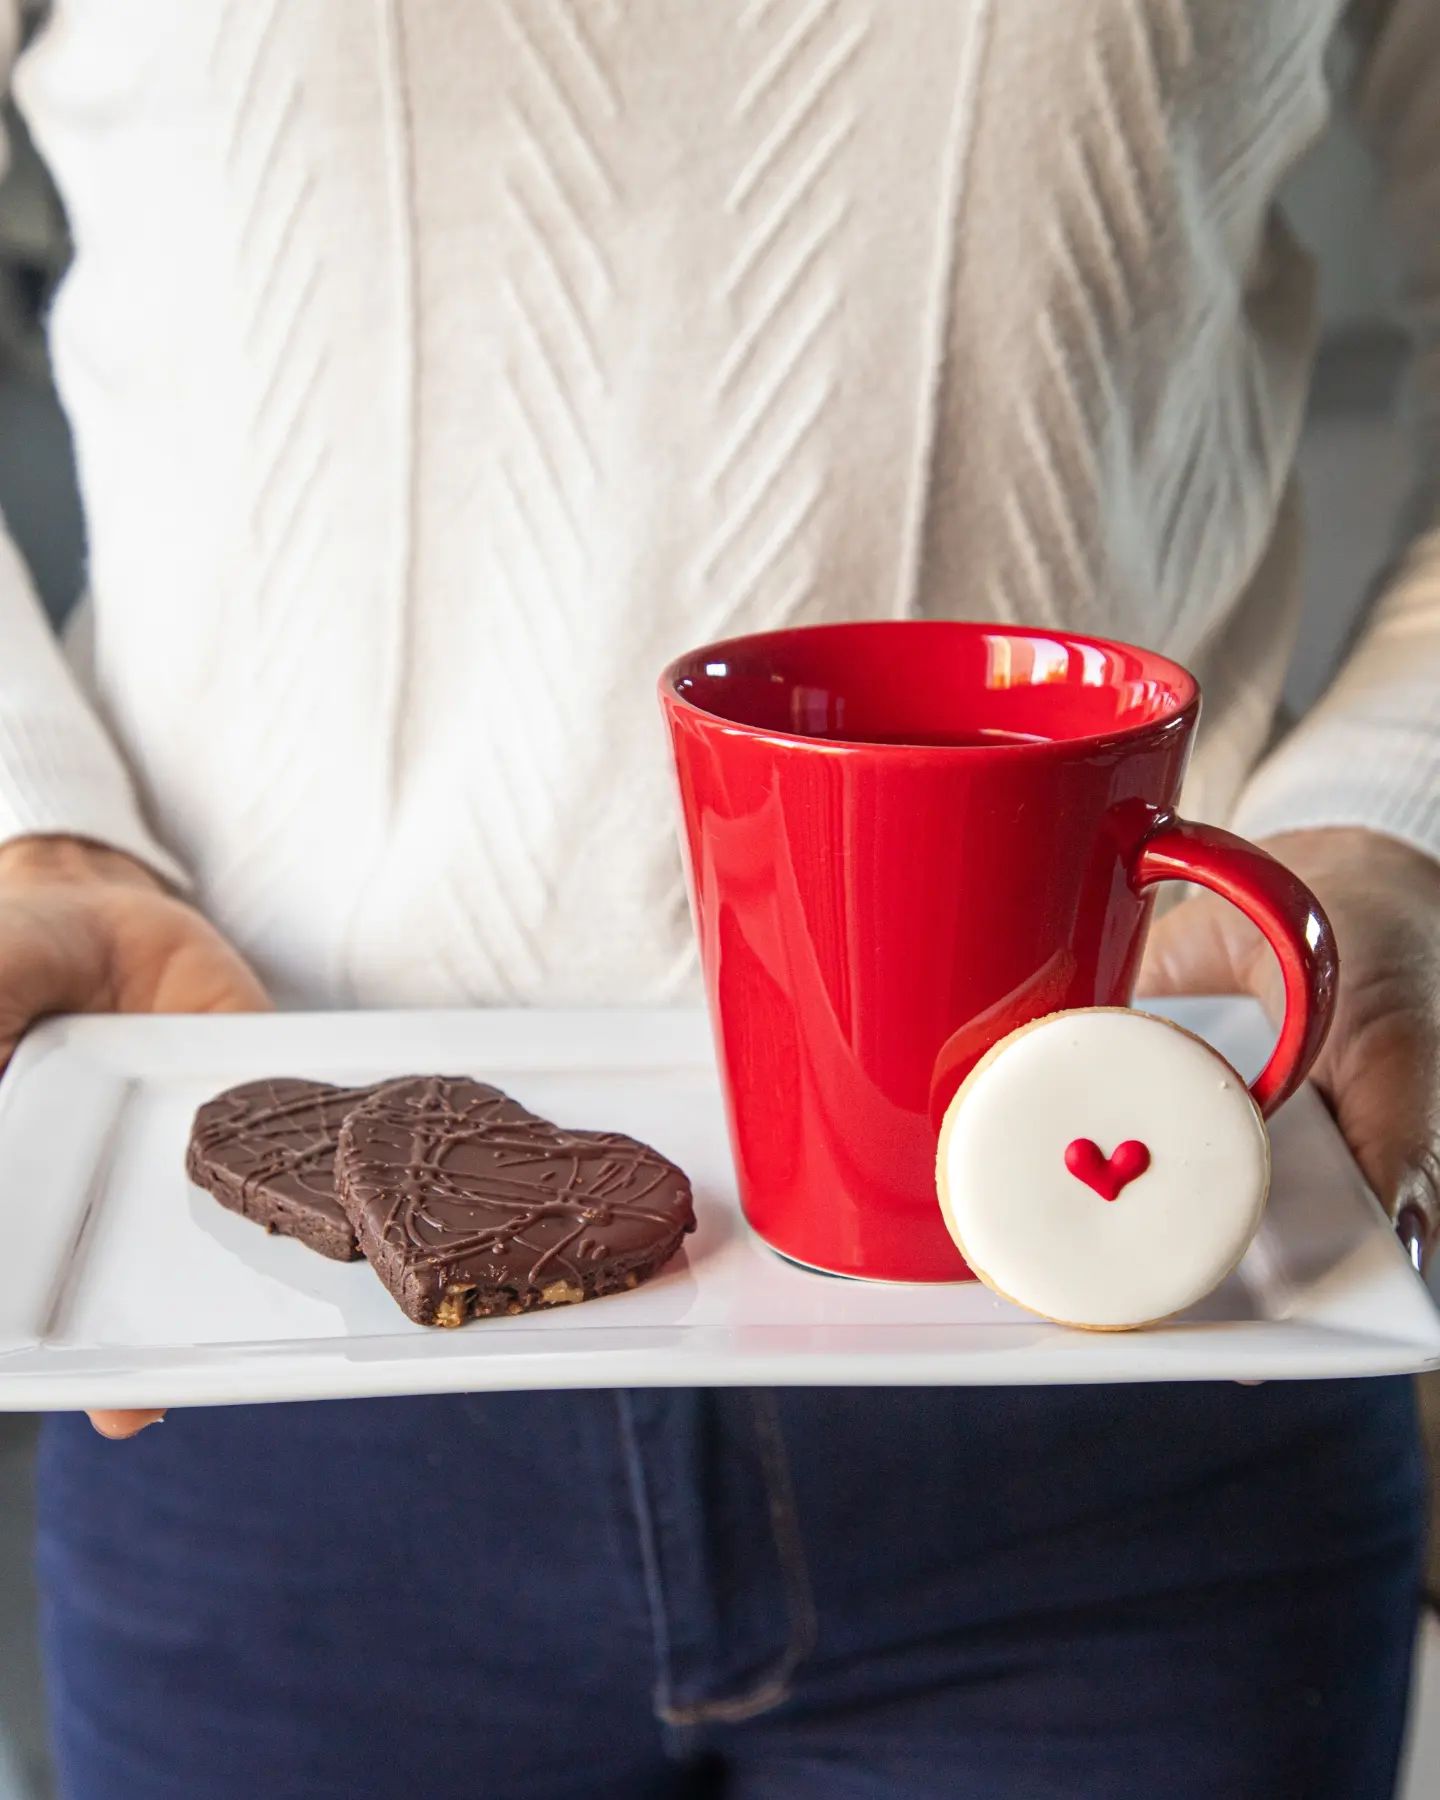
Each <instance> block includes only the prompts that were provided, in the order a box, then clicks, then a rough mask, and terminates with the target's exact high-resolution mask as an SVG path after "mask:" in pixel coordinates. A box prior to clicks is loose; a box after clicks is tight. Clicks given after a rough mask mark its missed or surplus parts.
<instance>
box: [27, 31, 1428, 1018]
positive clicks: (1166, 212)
mask: <svg viewBox="0 0 1440 1800" xmlns="http://www.w3.org/2000/svg"><path fill="white" fill-rule="evenodd" d="M15 10H16V9H15V0H0V66H4V65H8V64H10V63H12V62H13V63H14V67H13V87H14V92H15V95H16V98H17V101H18V103H19V105H20V107H21V108H22V110H23V111H24V113H25V115H26V116H27V119H28V120H29V122H30V125H31V128H32V130H33V132H34V134H35V137H36V140H37V142H38V144H39V146H40V148H41V151H42V153H43V154H44V155H45V156H46V158H47V160H48V161H49V163H50V166H51V168H52V170H53V172H54V174H55V176H56V179H57V181H58V183H59V185H60V188H61V191H62V193H63V196H64V198H65V201H66V204H67V207H68V210H69V214H70V219H71V224H72V227H73V231H74V236H75V241H76V257H75V261H74V265H73V268H72V270H71V272H70V273H69V275H68V277H67V279H66V281H65V283H64V286H63V289H62V291H61V294H60V296H59V299H58V302H57V304H56V307H55V310H54V315H53V318H52V321H51V336H52V344H53V349H54V356H55V364H56V370H57V376H58V380H59V383H60V386H61V390H62V394H63V397H64V399H65V402H66V405H67V408H68V410H69V413H70V417H71V420H72V423H73V425H74V428H75V433H76V440H77V446H78V454H79V462H80V474H81V482H82V488H83V493H84V498H85V502H86V509H87V516H88V521H89V530H90V576H91V579H90V587H91V593H92V601H91V603H90V604H91V607H92V609H93V610H92V613H91V615H90V617H89V618H88V619H87V620H86V621H85V623H86V626H87V631H86V636H87V637H88V638H89V640H90V649H89V652H88V654H87V655H85V656H84V657H79V656H77V655H73V654H72V655H71V656H70V657H69V658H68V660H67V659H65V658H62V654H61V652H60V651H59V650H58V648H57V647H55V646H54V645H53V643H52V642H51V641H50V640H49V639H48V637H47V636H46V634H45V631H44V627H43V625H42V623H41V621H40V619H39V616H38V611H37V609H36V607H35V604H34V601H33V598H32V597H31V596H30V593H29V591H28V588H27V586H26V584H25V581H24V577H23V573H22V572H21V571H20V569H19V567H18V564H17V563H16V562H15V559H14V557H13V555H12V554H11V553H9V552H8V551H6V552H5V553H4V554H3V556H0V632H3V642H4V645H5V656H4V658H3V662H0V835H6V834H14V833H17V832H25V831H37V830H41V831H43V830H52V831H76V832H81V833H84V834H86V835H88V836H91V837H95V838H99V839H104V840H108V841H110V842H112V843H115V844H118V845H120V846H121V847H123V848H125V849H127V850H130V851H131V852H132V853H135V854H138V855H141V856H145V857H148V858H149V859H150V860H151V861H152V862H153V863H155V864H156V865H157V866H158V867H160V868H162V869H164V870H165V871H166V872H167V873H169V874H171V875H172V876H173V877H175V878H177V879H178V878H180V877H181V873H182V871H183V872H185V873H187V874H188V876H189V878H190V879H191V880H192V881H193V883H194V885H195V888H196V890H197V892H198V895H199V897H200V899H201V901H202V902H203V903H204V905H205V906H206V907H207V908H208V909H209V910H210V911H211V912H212V913H213V914H214V916H215V917H216V918H217V920H218V921H219V922H220V924H221V925H222V926H223V927H224V928H225V929H226V930H227V931H229V932H230V933H231V934H232V935H233V936H234V937H235V938H236V940H237V941H238V942H239V943H240V944H241V945H242V946H243V947H244V948H245V949H246V950H247V951H248V952H250V953H251V954H252V955H253V956H254V957H255V958H256V960H257V961H258V963H259V964H260V966H261V968H262V970H263V971H264V972H265V973H266V974H267V975H268V976H269V977H270V979H271V980H272V982H274V983H275V984H276V985H277V987H278V988H279V990H280V991H281V992H282V993H283V994H286V995H289V996H295V997H304V998H308V999H311V1000H319V1001H345V1000H364V1001H371V1002H380V1003H383V1002H391V1001H412V1002H427V1001H436V1002H446V1001H454V1002H503V1001H513V1000H526V1001H559V1000H573V999H597V1000H600V999H627V1000H633V999H655V1000H662V999H666V998H669V997H671V996H674V995H676V994H679V993H681V992H682V991H684V990H686V989H687V987H688V986H689V984H690V982H691V980H692V977H693V959H692V953H691V950H690V940H689V930H688V924H687V922H686V919H685V909H684V899H683V890H682V887H681V882H680V876H679V865H678V860H677V856H676V852H675V848H674V840H673V829H672V802H671V795H670V790H669V781H668V774H667V768H666V761H665V754H664V747H663V742H662V737H661V732H660V728H659V723H658V718H657V714H656V708H655V705H654V700H653V692H652V684H653V680H654V676H655V673H656V671H657V669H658V668H659V667H660V665H661V664H662V663H663V662H664V661H665V660H666V659H667V658H668V657H669V656H670V655H672V654H674V653H675V652H677V651H678V650H680V649H681V648H683V647H684V646H686V645H688V644H691V643H693V642H696V641H699V640H701V639H704V638H708V637H710V636H714V635H720V634H724V633H731V632H740V631H747V630H752V629H758V628H763V627H770V626H776V625H781V624H786V623H796V622H803V621H808V620H818V619H827V618H829V619H833V618H858V617H867V616H876V615H879V616H891V617H894V616H909V615H915V616H958V617H971V618H982V619H985V618H990V619H1020V620H1024V621H1028V622H1034V623H1042V624H1043V623H1047V622H1048V623H1053V624H1057V625H1069V626H1072V627H1076V628H1080V629H1084V630H1090V631H1096V632H1101V633H1106V634H1111V635H1118V636H1123V637H1129V638H1134V639H1138V640H1141V641H1143V642H1146V643H1149V644H1153V645H1156V646H1159V647H1162V648H1164V649H1165V650H1167V651H1169V652H1170V653H1171V654H1173V655H1175V656H1178V657H1180V658H1181V659H1182V660H1185V661H1187V662H1189V663H1190V664H1191V665H1192V666H1193V667H1194V668H1195V669H1196V671H1197V673H1198V674H1199V675H1200V677H1201V679H1202V681H1203V682H1204V684H1205V688H1206V695H1207V717H1206V723H1205V726H1204V729H1203V732H1202V740H1201V746H1200V751H1199V754H1198V757H1197V761H1196V765H1195V770H1194V774H1193V779H1192V783H1191V788H1190V791H1189V793H1188V796H1187V803H1188V805H1189V807H1190V809H1191V810H1192V811H1194V812H1197V813H1198V814H1200V815H1202V816H1209V817H1212V818H1221V817H1225V816H1228V815H1229V814H1231V813H1232V811H1233V809H1234V807H1235V805H1236V802H1237V798H1238V797H1239V796H1240V794H1241V790H1242V787H1243V786H1244V783H1245V782H1246V779H1247V777H1248V775H1249V773H1250V771H1251V769H1252V767H1253V765H1254V764H1255V762H1256V760H1257V758H1259V757H1260V755H1261V753H1262V751H1263V749H1264V747H1265V744H1266V741H1267V738H1268V737H1269V734H1270V732H1271V729H1272V720H1273V714H1274V709H1275V703H1276V697H1277V694H1278V692H1279V688H1280V683H1281V680H1282V676H1283V672H1284V668H1285V664H1286V661H1287V658H1288V656H1289V653H1290V649H1291V645H1292V642H1293V638H1294V633H1295V631H1296V630H1297V628H1298V624H1299V582H1298V577H1297V570H1298V560H1299V546H1300V538H1301V532H1300V526H1299V520H1298V514H1297V508H1296V505H1295V503H1294V498H1293V496H1292V494H1291V490H1290V481H1291V465H1292V459H1293V453H1294V448H1295V442H1296V438H1297V435H1298V431H1299V427H1300V420H1301V414H1302V410H1303V405H1304V395H1305V386H1306V375H1307V370H1308V365H1309V359H1310V355H1311V350H1312V337H1313V309H1312V298H1313V294H1312V290H1313V281H1312V275H1311V271H1310V268H1309V265H1308V263H1307V261H1306V259H1305V257H1304V255H1303V253H1302V252H1301V250H1300V249H1299V248H1298V247H1297V246H1296V245H1295V244H1293V243H1292V242H1291V241H1290V239H1289V238H1288V236H1287V234H1286V232H1285V229H1284V226H1283V224H1282V222H1281V221H1280V220H1279V218H1278V217H1277V215H1276V214H1275V212H1274V209H1273V204H1272V203H1273V196H1274V194H1275V191H1276V188H1277V186H1278V184H1279V183H1280V181H1281V180H1282V178H1283V176H1284V174H1285V173H1286V171H1287V170H1288V169H1289V167H1290V166H1291V165H1292V164H1293V163H1294V161H1295V160H1296V158H1297V157H1298V156H1299V155H1300V154H1301V153H1302V152H1303V151H1304V149H1305V148H1306V146H1307V145H1308V144H1309V143H1310V141H1311V140H1312V139H1313V138H1314V136H1315V135H1316V133H1317V132H1318V131H1319V130H1320V128H1321V127H1322V125H1323V123H1324V120H1325V117H1326V114H1327V109H1328V106H1329V103H1330V96H1329V94H1328V91H1327V87H1326V82H1325V57H1326V52H1327V49H1328V48H1329V46H1330V43H1331V40H1332V39H1333V37H1334V34H1335V32H1336V31H1337V30H1338V29H1339V25H1340V12H1341V8H1340V6H1339V3H1338V0H1267V3H1266V4H1264V5H1254V6H1218V5H1214V4H1210V3H1208V0H1084V3H1083V4H1080V3H1077V4H1074V5H1064V6H1060V5H1056V4H1055V3H1054V0H998V3H987V0H946V3H945V4H943V5H942V4H928V3H927V4H914V5H904V6H896V5H889V4H883V3H882V0H727V3H726V4H716V5H709V4H707V5H703V6H702V5H697V4H693V3H692V0H623V3H622V0H486V3H485V4H471V3H470V0H347V4H345V5H343V6H340V5H336V4H334V3H333V0H61V3H60V4H58V5H55V6H54V7H53V8H52V9H51V11H50V14H49V17H48V18H47V20H46V21H45V22H44V24H43V26H42V29H41V30H40V32H39V34H38V35H37V36H36V38H35V39H34V41H33V42H32V43H31V44H30V45H29V47H28V48H27V49H26V50H25V51H24V52H23V54H21V55H19V57H18V59H17V58H16V57H15V46H16V35H17V25H16V18H15ZM1361 14H1362V16H1361V18H1360V34H1361V44H1362V62H1363V66H1362V75H1361V81H1360V85H1359V88H1358V101H1359V104H1360V106H1361V109H1362V111H1363V113H1364V115H1365V117H1366V118H1367V119H1368V120H1369V122H1370V124H1371V125H1372V127H1373V130H1374V133H1375V136H1376V139H1377V142H1378V144H1379V147H1380V150H1381V153H1382V155H1383V156H1384V158H1385V161H1386V165H1387V168H1388V170H1389V173H1390V178H1391V185H1392V187H1393V190H1394V192H1395V195H1396V198H1397V202H1398V206H1399V210H1400V214H1401V217H1402V219H1403V220H1404V222H1405V225H1406V235H1407V241H1408V242H1409V244H1410V245H1411V246H1412V247H1413V249H1414V251H1415V256H1414V271H1415V286H1416V291H1417V299H1418V303H1419V304H1418V307H1417V319H1418V323H1419V328H1420V357H1419V360H1418V365H1417V366H1418V370H1419V374H1420V376H1421V377H1422V385H1423V387H1424V389H1425V391H1426V392H1428V393H1429V394H1430V396H1431V397H1432V401H1431V409H1432V411H1431V416H1432V417H1433V416H1435V405H1434V402H1435V397H1437V396H1440V249H1437V246H1440V131H1437V128H1436V125H1435V115H1434V109H1433V107H1430V106H1427V103H1426V95H1427V94H1428V93H1433V91H1434V85H1435V82H1436V79H1437V78H1440V20H1437V9H1436V8H1435V7H1434V6H1433V4H1432V3H1431V0H1389V3H1387V0H1368V4H1367V5H1365V6H1364V7H1362V9H1361ZM1437 441H1440V433H1435V432H1433V431H1432V435H1431V437H1430V439H1429V443H1430V450H1431V454H1430V458H1429V461H1430V466H1431V467H1432V468H1433V466H1434V461H1435V459H1434V451H1435V448H1436V444H1437ZM1416 517H1417V529H1416V535H1415V537H1414V540H1413V543H1412V544H1411V545H1410V547H1409V548H1408V550H1407V551H1406V553H1405V555H1404V556H1402V557H1401V559H1400V560H1399V561H1398V562H1397V564H1396V567H1395V571H1394V575H1393V578H1392V580H1391V582H1390V584H1389V586H1388V588H1387V590H1386V591H1385V593H1384V594H1383V596H1382V598H1381V600H1380V603H1379V605H1378V607H1377V610H1376V612H1375V614H1374V617H1373V621H1372V623H1371V625H1370V628H1369V630H1368V632H1367V634H1366V635H1365V637H1364V638H1363V640H1362V641H1361V643H1360V644H1359V646H1358V648H1357V649H1356V651H1355V653H1354V655H1353V656H1352V658H1351V659H1350V662H1349V664H1348V665H1347V667H1346V669H1345V671H1344V672H1343V674H1342V676H1341V678H1340V680H1339V682H1338V684H1337V686H1336V688H1335V689H1334V691H1333V692H1332V694H1331V695H1330V696H1329V697H1328V698H1327V699H1326V700H1325V702H1324V703H1323V704H1322V705H1321V706H1320V707H1319V708H1318V709H1317V710H1316V711H1315V713H1314V714H1313V716H1312V717H1311V718H1310V719H1309V720H1307V721H1306V723H1305V724H1304V726H1303V727H1302V729H1301V730H1300V731H1299V732H1298V733H1296V734H1295V736H1294V737H1293V738H1292V739H1291V740H1290V741H1289V742H1288V743H1286V744H1285V745H1284V746H1283V747H1282V748H1281V749H1280V750H1279V751H1278V752H1277V753H1276V754H1274V755H1272V756H1271V758H1270V759H1269V761H1268V762H1266V763H1265V764H1264V765H1263V766H1262V768H1261V771H1260V773H1259V775H1258V777H1257V778H1256V779H1255V780H1254V782H1253V784H1252V785H1251V787H1250V789H1249V791H1248V794H1247V795H1246V797H1245V799H1244V803H1243V805H1242V807H1241V814H1240V816H1241V818H1242V820H1243V822H1244V823H1245V824H1246V826H1247V827H1248V828H1249V829H1252V830H1259V829H1274V828H1278V827H1280V826H1283V825H1291V824H1316V823H1325V822H1346V823H1360V824H1367V825H1371V826H1374V827H1377V828H1378V829H1381V830H1385V831H1390V832H1394V833H1397V834H1399V835H1402V836H1405V837H1407V838H1410V839H1412V840H1413V841H1415V842H1417V843H1420V844H1423V845H1425V846H1427V847H1428V848H1430V849H1431V850H1433V851H1435V852H1437V853H1440V798H1437V796H1440V779H1437V777H1440V525H1437V524H1435V522H1434V518H1435V515H1434V512H1433V507H1432V509H1431V510H1430V511H1428V512H1427V511H1425V510H1424V509H1423V507H1422V510H1421V511H1420V512H1418V513H1417V515H1416ZM102 722H103V723H102Z"/></svg>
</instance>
